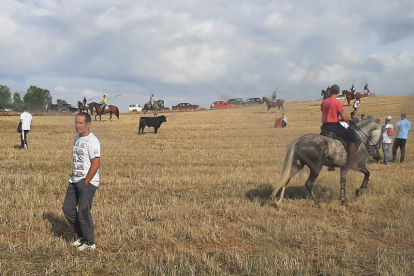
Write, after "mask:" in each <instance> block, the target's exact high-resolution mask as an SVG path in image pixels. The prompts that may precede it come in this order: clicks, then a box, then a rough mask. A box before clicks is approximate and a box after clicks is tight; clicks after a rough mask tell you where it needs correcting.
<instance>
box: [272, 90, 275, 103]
mask: <svg viewBox="0 0 414 276" xmlns="http://www.w3.org/2000/svg"><path fill="white" fill-rule="evenodd" d="M272 101H276V91H274V92H273V94H272Z"/></svg>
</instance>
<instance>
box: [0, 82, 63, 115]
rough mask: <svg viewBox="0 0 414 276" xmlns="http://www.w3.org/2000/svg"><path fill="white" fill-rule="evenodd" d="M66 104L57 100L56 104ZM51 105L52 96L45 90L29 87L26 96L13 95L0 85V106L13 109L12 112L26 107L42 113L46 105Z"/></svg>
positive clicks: (6, 87)
mask: <svg viewBox="0 0 414 276" xmlns="http://www.w3.org/2000/svg"><path fill="white" fill-rule="evenodd" d="M59 102H60V104H64V103H66V101H65V100H60V99H58V104H59ZM51 103H52V95H50V91H49V90H47V89H43V88H40V87H37V86H30V87H29V89H27V91H26V94H25V95H24V96H23V98H22V96H21V95H20V93H18V92H14V93H13V95H12V94H11V92H10V88H9V87H8V86H7V85H1V84H0V105H1V106H5V107H8V108H10V107H11V108H13V109H14V111H22V110H23V106H27V107H28V108H29V109H30V110H32V111H43V110H45V109H46V107H47V105H49V104H51Z"/></svg>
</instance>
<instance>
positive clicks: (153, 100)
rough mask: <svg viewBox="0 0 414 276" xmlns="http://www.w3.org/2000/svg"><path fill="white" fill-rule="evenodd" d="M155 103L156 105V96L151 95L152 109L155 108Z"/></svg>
mask: <svg viewBox="0 0 414 276" xmlns="http://www.w3.org/2000/svg"><path fill="white" fill-rule="evenodd" d="M154 103H155V96H154V94H151V95H150V104H151V108H152V109H153V108H154Z"/></svg>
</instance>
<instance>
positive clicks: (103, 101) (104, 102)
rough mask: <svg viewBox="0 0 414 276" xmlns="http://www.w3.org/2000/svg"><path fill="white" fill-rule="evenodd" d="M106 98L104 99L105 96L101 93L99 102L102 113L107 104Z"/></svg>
mask: <svg viewBox="0 0 414 276" xmlns="http://www.w3.org/2000/svg"><path fill="white" fill-rule="evenodd" d="M107 102H108V100H107V99H106V96H105V95H103V100H102V102H101V109H102V113H103V112H104V111H105V107H106V105H107Z"/></svg>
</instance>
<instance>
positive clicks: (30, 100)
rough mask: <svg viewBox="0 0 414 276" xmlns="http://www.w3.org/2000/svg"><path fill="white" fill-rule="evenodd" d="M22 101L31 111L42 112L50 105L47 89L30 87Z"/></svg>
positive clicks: (50, 98)
mask: <svg viewBox="0 0 414 276" xmlns="http://www.w3.org/2000/svg"><path fill="white" fill-rule="evenodd" d="M23 101H24V104H25V105H27V106H28V107H29V108H30V109H32V110H44V109H45V108H46V106H47V105H49V104H51V103H52V96H51V95H50V91H49V90H47V89H43V88H40V87H37V86H30V88H29V89H27V93H26V94H25V95H24V96H23Z"/></svg>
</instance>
